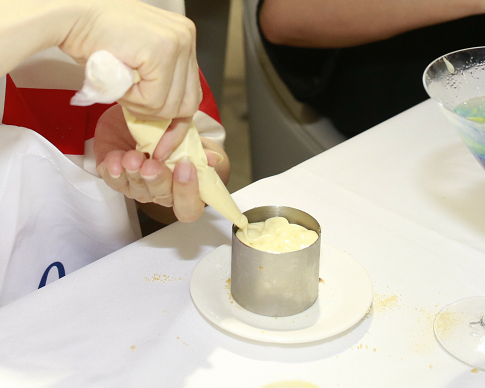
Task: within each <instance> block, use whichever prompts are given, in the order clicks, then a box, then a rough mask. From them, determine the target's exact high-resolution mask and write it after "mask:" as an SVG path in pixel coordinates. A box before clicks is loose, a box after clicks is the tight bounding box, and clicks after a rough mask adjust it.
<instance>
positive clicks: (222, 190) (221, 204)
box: [71, 50, 248, 229]
mask: <svg viewBox="0 0 485 388" xmlns="http://www.w3.org/2000/svg"><path fill="white" fill-rule="evenodd" d="M139 79H140V78H139V75H138V72H136V71H135V70H132V69H130V68H129V67H128V66H126V65H125V64H124V63H123V62H121V61H120V60H118V59H117V58H116V57H115V56H113V55H112V54H111V53H110V52H108V51H106V50H102V51H97V52H95V53H93V54H92V55H91V56H90V57H89V58H88V61H87V63H86V78H85V80H84V85H83V88H82V89H81V90H80V91H78V92H77V93H76V94H75V95H74V96H73V97H72V99H71V104H72V105H80V106H87V105H92V104H94V103H104V104H110V103H113V102H115V101H117V100H119V99H120V98H121V97H123V95H124V94H125V93H126V92H127V91H128V90H129V89H130V88H131V86H132V85H133V84H134V83H137V82H139ZM123 114H124V116H125V119H126V123H127V124H128V128H129V130H130V133H131V135H132V136H133V138H134V139H135V141H136V143H137V146H136V149H137V150H139V151H141V152H146V153H148V154H149V155H150V157H153V152H154V151H155V148H156V146H157V145H158V142H159V141H160V139H161V138H162V136H163V134H164V133H165V131H166V130H167V128H168V126H169V125H170V123H171V120H159V121H147V120H139V119H137V118H136V117H135V116H133V115H132V114H131V113H130V112H128V110H126V109H125V108H123ZM183 157H187V158H188V159H190V161H191V162H192V163H193V164H194V165H195V167H196V169H197V176H198V179H199V193H200V197H201V199H202V201H204V202H205V203H206V204H207V205H209V206H211V207H213V208H214V209H215V210H217V211H218V212H219V213H220V214H222V215H223V216H224V217H226V218H227V219H228V220H229V221H231V222H232V223H233V224H235V225H237V226H238V227H239V228H241V229H245V228H246V227H247V224H248V220H247V218H246V216H245V215H243V214H242V213H241V211H240V210H239V208H238V207H237V205H236V203H235V202H234V200H233V199H232V197H231V195H230V194H229V192H228V191H227V188H226V186H225V185H224V183H223V182H222V181H221V179H220V177H219V175H217V172H216V171H215V170H214V168H213V167H210V166H209V165H208V163H207V156H206V154H205V152H204V148H203V146H202V142H201V141H200V137H199V132H198V131H197V128H196V127H195V124H194V122H193V121H192V123H191V125H190V127H189V130H188V132H187V135H186V136H185V138H184V140H183V141H182V143H181V144H180V145H179V146H178V147H177V148H176V149H175V150H174V151H173V153H172V154H171V155H170V157H169V158H168V159H167V160H166V161H165V164H166V165H167V166H168V167H169V168H170V170H171V171H173V170H174V168H175V165H176V164H177V162H178V161H179V160H180V159H181V158H183Z"/></svg>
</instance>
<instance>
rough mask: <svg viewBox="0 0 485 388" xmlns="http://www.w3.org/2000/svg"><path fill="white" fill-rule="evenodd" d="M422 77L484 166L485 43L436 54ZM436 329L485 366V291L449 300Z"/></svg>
mask: <svg viewBox="0 0 485 388" xmlns="http://www.w3.org/2000/svg"><path fill="white" fill-rule="evenodd" d="M423 83H424V88H425V89H426V92H427V93H428V95H429V96H430V97H431V98H432V99H433V100H434V101H436V102H437V103H438V104H439V106H440V108H441V110H442V112H443V114H444V115H445V116H446V117H447V118H448V120H449V121H450V122H451V123H452V124H453V126H454V127H455V128H456V130H457V131H458V134H459V135H460V137H461V138H462V140H463V141H464V142H465V144H466V145H467V147H468V149H469V150H470V152H471V153H472V154H473V156H474V157H475V158H476V159H477V161H478V162H479V163H480V165H481V166H482V167H483V168H484V169H485V47H474V48H469V49H463V50H458V51H454V52H452V53H449V54H446V55H443V56H442V57H440V58H438V59H436V60H435V61H433V62H432V63H431V64H430V65H429V66H428V67H427V68H426V70H425V72H424V75H423ZM484 202H485V201H484ZM484 206H485V203H484ZM434 333H435V336H436V339H437V340H438V342H439V343H440V344H441V346H442V347H443V348H444V349H445V350H446V351H447V352H448V353H449V354H451V355H452V356H453V357H455V358H456V359H458V360H459V361H461V362H464V363H466V364H468V365H470V366H473V367H475V368H478V369H482V370H485V296H477V297H471V298H466V299H461V300H458V301H455V302H453V303H451V304H449V305H448V306H445V307H444V308H443V309H442V310H441V311H440V312H439V313H438V314H437V315H436V318H435V320H434Z"/></svg>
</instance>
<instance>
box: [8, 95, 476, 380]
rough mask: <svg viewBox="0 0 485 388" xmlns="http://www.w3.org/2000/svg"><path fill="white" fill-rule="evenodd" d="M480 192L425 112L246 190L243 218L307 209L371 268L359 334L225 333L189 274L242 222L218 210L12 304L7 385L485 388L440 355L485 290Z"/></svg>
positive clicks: (471, 165)
mask: <svg viewBox="0 0 485 388" xmlns="http://www.w3.org/2000/svg"><path fill="white" fill-rule="evenodd" d="M484 193H485V172H484V171H483V170H482V169H481V167H480V166H479V165H478V163H477V162H476V161H475V159H474V158H473V156H472V155H471V154H470V153H469V151H468V150H467V149H466V147H465V145H464V144H463V143H462V142H461V140H460V138H459V137H458V135H457V134H456V133H455V131H454V129H453V128H452V127H450V125H449V124H448V122H447V121H446V120H445V119H444V118H443V117H442V116H441V112H440V111H439V110H438V107H436V106H435V105H434V104H433V102H432V101H427V102H424V103H423V104H420V105H418V106H416V107H415V108H413V109H411V110H409V111H406V112H404V113H403V114H401V115H399V116H397V117H395V118H393V119H391V120H389V121H387V122H385V123H383V124H381V125H379V126H377V127H375V128H373V129H371V130H369V131H367V132H365V133H363V134H361V135H359V136H357V137H355V138H353V139H351V140H349V141H347V142H345V143H343V144H341V145H338V146H337V147H335V148H332V149H331V150H329V151H326V152H324V153H323V154H321V155H319V156H317V157H315V158H313V159H311V160H309V161H307V162H305V163H303V164H301V165H299V166H297V167H295V168H294V169H292V170H289V171H287V172H285V173H283V174H281V175H278V176H275V177H272V178H269V179H265V180H262V181H259V182H256V183H254V184H252V185H250V186H248V187H246V188H244V189H242V190H240V191H238V192H237V193H235V194H234V198H235V200H236V202H237V203H238V204H239V205H240V207H241V208H242V210H247V209H250V208H253V207H256V206H261V205H267V204H279V205H286V206H294V207H297V208H300V209H301V210H303V211H307V212H309V213H310V214H311V215H312V216H313V217H315V218H316V219H317V221H318V222H319V224H320V225H321V227H322V239H323V240H324V241H326V242H328V243H329V244H332V245H334V246H337V247H339V248H340V249H342V250H344V251H346V252H348V253H349V254H350V255H352V257H354V258H355V259H356V260H357V261H358V262H359V263H361V264H362V266H363V267H364V268H365V269H366V270H367V272H368V273H369V276H370V278H371V279H372V282H373V289H374V302H373V308H372V311H371V313H370V314H369V315H368V316H366V318H365V319H363V320H362V321H361V322H360V323H359V324H358V325H356V326H355V327H353V328H352V330H351V331H345V332H344V333H341V334H340V335H338V336H336V337H333V338H331V339H327V340H322V341H317V342H313V343H310V344H293V345H274V344H264V343H260V342H255V341H251V340H245V339H241V338H240V337H237V338H235V337H233V336H231V335H228V334H226V333H221V332H220V331H219V330H217V329H214V327H213V326H212V325H211V324H210V323H209V322H207V320H205V319H204V318H203V317H202V316H201V315H200V314H199V312H198V311H197V309H196V308H195V306H194V305H193V303H192V300H191V298H190V292H189V279H190V276H191V274H192V271H193V269H194V268H195V266H196V264H197V263H198V261H199V260H200V259H201V258H202V257H204V256H205V255H206V254H208V253H209V252H210V251H212V250H213V249H214V248H216V247H218V246H219V245H222V244H230V241H231V240H230V236H231V225H230V223H229V222H228V221H226V220H224V219H222V218H221V217H220V216H219V215H217V214H216V213H215V212H214V211H213V210H212V209H206V211H205V212H204V215H203V216H202V218H201V219H200V220H198V221H197V222H195V223H192V224H182V223H176V224H173V225H171V226H169V227H167V228H164V229H162V230H161V231H159V232H156V233H154V234H152V235H150V236H148V237H146V238H144V239H142V240H140V241H138V242H136V243H134V244H132V245H129V246H128V247H126V248H123V249H121V250H119V251H117V252H115V253H113V254H111V255H109V256H107V257H105V258H103V259H101V260H99V261H97V262H95V263H93V264H91V265H89V266H87V267H85V268H83V269H80V270H78V271H76V272H74V273H73V274H71V275H68V276H66V277H65V278H62V279H61V280H59V281H55V282H53V283H52V284H50V285H48V286H47V287H45V288H43V289H41V290H39V291H36V292H34V293H32V294H30V295H28V296H26V297H25V298H22V299H20V300H19V301H17V302H14V303H12V304H10V305H8V306H6V307H4V308H2V309H0V344H1V346H0V386H2V387H4V386H5V387H9V388H10V387H28V388H36V387H63V388H64V387H69V388H76V387H83V388H84V387H90V388H91V387H103V388H105V387H117V388H118V387H143V388H151V387H154V388H155V387H156V388H159V387H164V388H165V387H167V388H172V387H173V388H180V387H183V388H208V387H210V388H228V387H231V388H261V387H263V386H264V385H265V384H269V383H273V382H276V381H284V380H301V381H307V382H310V383H313V384H315V385H317V386H318V387H320V388H328V387H335V388H337V387H338V388H355V387H359V388H389V387H392V388H401V387H403V388H404V387H405V388H409V387H413V388H462V387H467V388H482V387H483V386H485V373H483V372H479V373H473V372H472V369H471V368H470V367H469V366H467V365H464V364H461V363H460V362H458V361H456V360H455V359H453V358H452V357H450V356H449V355H448V354H447V353H446V352H445V351H443V349H442V348H441V347H440V346H439V345H438V343H437V342H436V340H435V338H434V335H433V320H434V316H435V314H436V313H437V312H438V311H439V310H440V309H441V307H443V306H445V305H447V304H449V303H451V302H453V301H455V300H457V299H460V298H464V297H468V296H479V295H485V282H484V274H485V260H484V257H485V222H484V220H485V204H484V202H485V201H484ZM164 275H165V276H166V277H165V276H164ZM157 279H158V280H157Z"/></svg>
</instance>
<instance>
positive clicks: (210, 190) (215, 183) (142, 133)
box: [123, 108, 248, 228]
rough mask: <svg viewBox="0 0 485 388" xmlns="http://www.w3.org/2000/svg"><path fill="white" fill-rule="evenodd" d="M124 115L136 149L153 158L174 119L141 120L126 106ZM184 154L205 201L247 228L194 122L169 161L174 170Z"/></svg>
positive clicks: (171, 168)
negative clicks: (195, 174)
mask: <svg viewBox="0 0 485 388" xmlns="http://www.w3.org/2000/svg"><path fill="white" fill-rule="evenodd" d="M123 114H124V116H125V119H126V123H127V124H128V128H129V130H130V133H131V135H132V136H133V138H134V139H135V141H136V144H137V146H136V149H137V150H138V151H141V152H146V153H148V154H149V155H150V157H152V156H153V152H154V151H155V148H156V146H157V145H158V142H159V141H160V139H161V138H162V136H163V134H164V133H165V131H166V130H167V128H168V126H169V125H170V122H171V121H170V120H160V121H146V120H139V119H137V118H136V117H135V116H133V115H132V114H131V113H130V112H128V111H127V110H126V109H125V108H123ZM183 157H187V158H189V159H190V161H191V162H192V163H193V164H194V165H195V168H196V169H197V176H198V178H199V193H200V198H201V199H202V201H204V202H205V203H206V204H207V205H209V206H211V207H213V208H214V209H215V210H216V211H218V212H219V213H220V214H222V215H223V216H224V217H225V218H227V219H228V220H229V221H231V222H232V223H233V224H235V225H236V226H238V227H239V228H245V227H246V226H247V225H248V219H247V218H246V216H245V215H244V214H242V213H241V211H240V210H239V208H238V207H237V205H236V203H235V202H234V200H233V199H232V197H231V195H230V194H229V192H228V191H227V188H226V186H225V185H224V183H223V182H222V181H221V178H219V175H217V172H216V171H215V170H214V168H212V167H210V166H209V165H208V164H207V156H206V154H205V152H204V148H203V146H202V142H201V141H200V137H199V132H198V131H197V128H196V127H195V124H194V122H193V121H192V125H191V126H190V128H189V131H188V132H187V135H186V136H185V138H184V140H183V141H182V143H181V144H180V145H179V146H178V147H177V148H176V149H175V150H174V151H173V153H172V154H171V155H170V157H169V158H168V159H167V160H166V161H165V164H166V165H167V167H168V168H170V170H172V171H173V170H174V168H175V165H176V164H177V162H178V161H179V160H180V159H181V158H183Z"/></svg>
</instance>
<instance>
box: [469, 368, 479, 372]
mask: <svg viewBox="0 0 485 388" xmlns="http://www.w3.org/2000/svg"><path fill="white" fill-rule="evenodd" d="M470 372H472V373H478V368H473V369H472V370H471V371H470Z"/></svg>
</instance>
